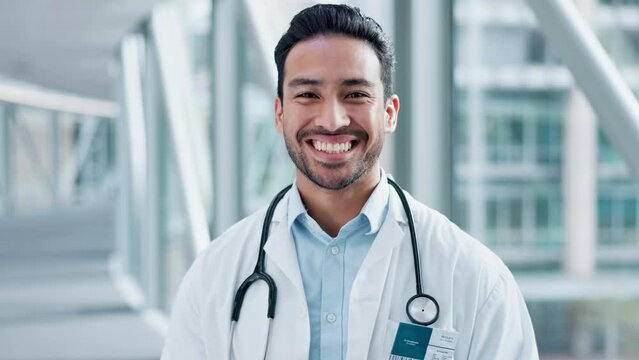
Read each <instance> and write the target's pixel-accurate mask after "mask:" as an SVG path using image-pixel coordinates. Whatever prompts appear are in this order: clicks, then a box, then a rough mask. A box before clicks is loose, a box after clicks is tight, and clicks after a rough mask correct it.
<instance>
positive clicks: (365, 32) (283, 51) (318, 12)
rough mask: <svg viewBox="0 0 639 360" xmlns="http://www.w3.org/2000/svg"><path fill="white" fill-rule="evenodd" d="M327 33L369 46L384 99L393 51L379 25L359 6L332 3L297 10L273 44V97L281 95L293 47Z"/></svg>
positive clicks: (389, 82)
mask: <svg viewBox="0 0 639 360" xmlns="http://www.w3.org/2000/svg"><path fill="white" fill-rule="evenodd" d="M330 34H334V35H344V36H347V37H350V38H354V39H357V40H362V41H365V42H367V43H368V44H370V45H371V46H372V47H373V50H375V54H376V55H377V59H378V60H379V63H380V69H381V80H382V84H383V86H384V97H385V98H386V99H388V98H389V97H390V96H391V95H392V92H393V73H394V70H395V52H394V49H393V46H392V44H391V43H390V41H389V40H388V39H387V37H386V34H384V31H383V30H382V27H381V26H380V25H379V24H378V23H377V22H376V21H375V20H373V19H372V18H370V17H368V16H365V15H363V14H362V13H361V12H360V10H359V8H356V7H351V6H348V5H332V4H318V5H314V6H311V7H309V8H306V9H304V10H302V11H300V12H299V13H298V14H297V15H295V17H293V20H291V24H290V26H289V28H288V30H287V31H286V33H284V35H282V37H281V38H280V41H279V42H278V43H277V46H276V47H275V65H276V66H277V96H278V97H279V98H280V99H282V97H283V89H282V86H283V82H284V63H285V62H286V58H287V57H288V53H289V52H290V51H291V49H292V48H293V46H295V45H296V44H297V43H298V42H300V41H304V40H307V39H310V38H313V37H315V36H318V35H330Z"/></svg>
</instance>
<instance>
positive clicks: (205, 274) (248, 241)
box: [183, 209, 266, 288]
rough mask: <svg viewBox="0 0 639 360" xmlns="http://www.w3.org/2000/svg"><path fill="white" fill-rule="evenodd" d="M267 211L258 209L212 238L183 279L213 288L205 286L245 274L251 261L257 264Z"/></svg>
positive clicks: (224, 281)
mask: <svg viewBox="0 0 639 360" xmlns="http://www.w3.org/2000/svg"><path fill="white" fill-rule="evenodd" d="M265 213H266V209H261V210H259V211H256V212H255V213H253V214H251V215H249V216H247V217H245V218H244V219H242V220H240V221H238V222H237V223H235V224H233V225H232V226H231V227H229V228H228V229H227V230H226V231H224V232H223V233H222V234H221V235H219V236H218V237H216V238H215V239H213V240H211V242H210V243H209V244H208V246H207V247H206V248H205V249H204V250H202V251H200V253H199V254H197V256H196V257H195V260H194V261H193V263H192V264H191V266H190V268H189V270H188V272H187V273H186V275H185V277H184V280H183V282H185V283H193V285H194V286H195V287H196V288H210V287H207V286H204V285H205V284H210V283H212V282H213V283H217V284H218V285H221V284H223V283H227V282H229V280H231V277H235V276H238V274H241V273H244V272H245V270H246V269H248V267H250V265H249V263H251V264H254V262H255V259H257V253H258V246H259V241H260V231H261V227H262V223H263V220H264V215H265ZM230 274H233V275H232V276H230Z"/></svg>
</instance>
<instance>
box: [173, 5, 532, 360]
mask: <svg viewBox="0 0 639 360" xmlns="http://www.w3.org/2000/svg"><path fill="white" fill-rule="evenodd" d="M275 62H276V65H277V70H278V90H277V97H276V99H275V126H276V129H277V130H278V131H279V132H280V133H282V134H283V136H284V140H285V143H286V147H287V149H288V152H289V154H290V156H291V159H292V161H293V162H294V163H295V166H296V167H297V171H296V175H295V179H294V183H293V186H292V187H291V188H290V190H289V189H288V188H287V189H284V190H283V191H282V192H281V193H280V194H278V195H277V196H276V198H275V199H274V200H273V202H272V203H271V206H269V208H268V209H264V210H262V211H259V212H257V213H255V214H253V215H251V216H249V217H247V218H246V219H244V220H242V221H240V222H239V223H238V224H236V225H234V226H232V227H231V228H230V229H228V230H227V231H226V232H225V233H224V234H222V235H221V236H220V237H219V238H218V239H216V240H214V241H213V242H212V244H211V245H210V246H209V248H208V249H207V250H206V251H204V252H203V253H202V254H201V255H199V256H198V258H197V260H196V261H195V263H194V264H193V265H192V267H191V269H190V270H189V272H188V274H187V275H186V276H185V278H184V280H183V283H182V285H181V287H180V290H179V293H178V297H177V300H176V302H175V305H174V309H173V312H172V317H171V324H170V329H169V333H168V336H167V339H166V344H165V348H164V352H163V355H162V358H163V359H165V360H167V359H216V360H217V359H231V358H232V359H253V360H254V359H262V358H268V359H278V360H279V359H331V360H334V359H439V358H444V359H446V358H447V359H452V358H453V356H454V358H455V359H517V360H527V359H537V358H538V356H537V349H536V345H535V337H534V333H533V331H532V326H531V322H530V318H529V316H528V312H527V309H526V306H525V303H524V301H523V298H522V296H521V293H520V292H519V290H518V288H517V285H516V284H515V282H514V279H513V277H512V275H511V273H510V272H509V271H508V269H507V268H506V266H504V264H503V263H502V262H501V261H500V260H499V259H498V258H497V257H496V256H495V255H494V254H493V253H491V252H490V251H489V250H488V249H487V248H486V247H484V246H483V245H482V244H481V243H479V242H478V241H476V240H475V239H473V238H471V237H470V236H468V235H467V234H465V233H464V232H463V231H461V230H460V229H459V228H457V227H456V226H455V225H454V224H452V223H451V222H450V221H449V220H448V219H446V218H445V217H444V216H442V215H441V214H439V213H437V212H435V211H433V210H431V209H429V208H428V207H427V206H425V205H424V204H421V203H419V202H417V201H416V200H414V199H413V198H411V197H410V196H409V195H408V194H404V192H402V191H401V190H400V189H399V187H396V184H394V183H393V182H391V181H390V180H388V179H387V176H386V174H385V173H384V170H383V169H382V168H381V167H380V164H379V156H380V153H381V151H382V148H383V144H384V137H385V135H386V134H387V133H392V132H393V131H394V130H395V127H396V126H397V116H398V112H399V108H400V103H399V98H398V97H397V95H394V94H393V93H392V74H393V68H394V54H393V50H392V47H391V46H390V44H389V42H388V40H387V39H386V37H385V35H384V33H383V32H382V29H381V27H380V26H379V25H378V24H377V23H376V22H375V21H374V20H373V19H371V18H368V17H366V16H364V15H362V14H361V13H360V12H359V10H358V9H356V8H351V7H348V6H345V5H315V6H313V7H310V8H307V9H305V10H303V11H302V12H300V13H299V14H298V15H296V16H295V17H294V18H293V20H292V21H291V25H290V27H289V29H288V31H287V32H286V33H285V34H284V35H283V36H282V38H281V39H280V41H279V43H278V45H277V47H276V49H275Z"/></svg>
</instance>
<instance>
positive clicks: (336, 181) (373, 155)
mask: <svg viewBox="0 0 639 360" xmlns="http://www.w3.org/2000/svg"><path fill="white" fill-rule="evenodd" d="M298 137H299V136H298ZM284 143H285V144H286V150H287V151H288V154H289V156H290V157H291V160H293V163H294V164H295V166H296V167H297V169H298V170H299V171H300V172H301V173H302V174H304V176H306V178H307V179H309V180H310V181H311V182H313V183H314V184H315V185H317V186H319V187H321V188H323V189H327V190H342V189H345V188H346V187H348V186H350V185H352V184H353V183H355V182H356V181H357V180H359V179H360V178H361V177H362V176H363V175H364V174H366V173H367V172H369V171H370V170H371V169H373V167H374V166H375V164H377V160H378V159H379V156H380V154H381V153H382V147H383V145H384V137H383V136H382V137H381V138H380V140H379V141H377V142H376V143H375V144H374V145H373V146H372V147H371V148H370V150H369V151H367V152H365V153H364V156H363V158H361V159H351V160H349V161H348V162H344V163H337V164H329V163H324V162H319V161H314V160H311V159H309V158H308V157H307V156H306V155H305V154H304V152H303V151H302V146H304V145H303V141H301V140H300V141H298V143H300V144H301V145H300V147H299V150H296V149H295V146H294V144H293V143H292V141H291V139H289V137H288V136H286V135H285V136H284ZM359 145H360V146H363V145H364V144H363V142H361V143H360V144H359ZM311 161H314V162H315V163H316V164H318V165H319V166H321V167H323V168H324V169H328V170H336V171H337V170H339V169H341V168H344V167H346V166H348V163H350V162H356V164H355V169H353V171H351V172H350V174H346V175H345V176H341V177H339V178H333V179H325V178H322V177H321V176H319V175H318V174H316V173H314V172H313V170H312V169H311V164H310V162H311Z"/></svg>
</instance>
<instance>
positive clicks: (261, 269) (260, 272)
mask: <svg viewBox="0 0 639 360" xmlns="http://www.w3.org/2000/svg"><path fill="white" fill-rule="evenodd" d="M387 180H388V183H389V184H390V185H391V186H392V187H393V188H394V189H395V191H396V192H397V195H398V196H399V199H400V201H401V203H402V207H403V208H404V212H405V214H406V218H407V222H408V229H409V232H410V238H411V246H412V250H413V263H414V271H415V290H416V294H415V295H413V296H412V297H411V298H410V299H409V300H408V302H407V303H406V313H407V315H408V317H409V318H410V320H411V321H412V322H413V323H416V324H420V325H425V326H426V325H430V324H432V323H434V322H435V321H437V319H438V318H439V304H438V303H437V301H436V300H435V298H434V297H432V296H430V295H427V294H424V292H423V289H422V276H421V265H420V256H419V248H418V247H417V234H416V231H415V222H414V220H413V214H412V212H411V209H410V206H409V204H408V200H407V199H406V196H405V195H404V191H403V190H402V188H401V187H399V185H397V183H395V181H393V180H391V179H390V178H388V179H387ZM292 186H293V185H292V184H291V185H288V186H286V187H285V188H284V189H282V190H281V191H280V192H279V193H277V195H275V197H274V198H273V200H272V201H271V203H270V204H269V207H268V209H267V211H266V215H265V218H264V223H263V224H262V234H261V237H260V251H259V254H258V258H257V263H256V264H255V270H254V271H253V273H252V274H251V275H249V277H248V278H246V280H244V281H243V282H242V284H241V285H240V287H239V288H238V290H237V292H236V294H235V298H234V301H233V313H232V315H231V320H232V323H233V325H235V323H236V322H237V321H239V318H240V311H241V309H242V304H243V303H244V297H245V296H246V293H247V291H248V288H249V287H250V286H251V285H252V284H253V283H255V282H257V281H264V282H265V283H266V285H267V286H268V310H267V317H268V319H269V328H270V323H271V320H272V319H274V318H275V306H276V303H277V285H276V284H275V281H274V280H273V278H272V277H271V276H270V275H269V274H268V273H267V272H266V270H265V266H264V261H265V260H264V259H265V257H266V252H265V250H264V246H265V245H266V241H267V240H268V236H269V229H270V226H271V219H272V218H273V213H274V212H275V208H276V207H277V204H278V203H279V202H280V201H281V200H282V198H283V197H284V195H285V194H286V192H288V191H289V190H290V188H291V187H292ZM419 298H422V299H426V300H427V301H430V302H432V303H433V305H434V306H435V313H434V315H433V316H432V318H430V319H429V320H426V321H420V320H419V319H417V317H418V316H414V314H411V312H410V311H409V309H410V305H411V304H412V303H413V301H416V299H419ZM425 308H426V307H423V308H422V310H421V311H422V312H424V311H425V310H424V309H425ZM232 329H233V330H234V326H232ZM233 332H234V331H233ZM269 332H270V331H269ZM267 336H268V335H267Z"/></svg>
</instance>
